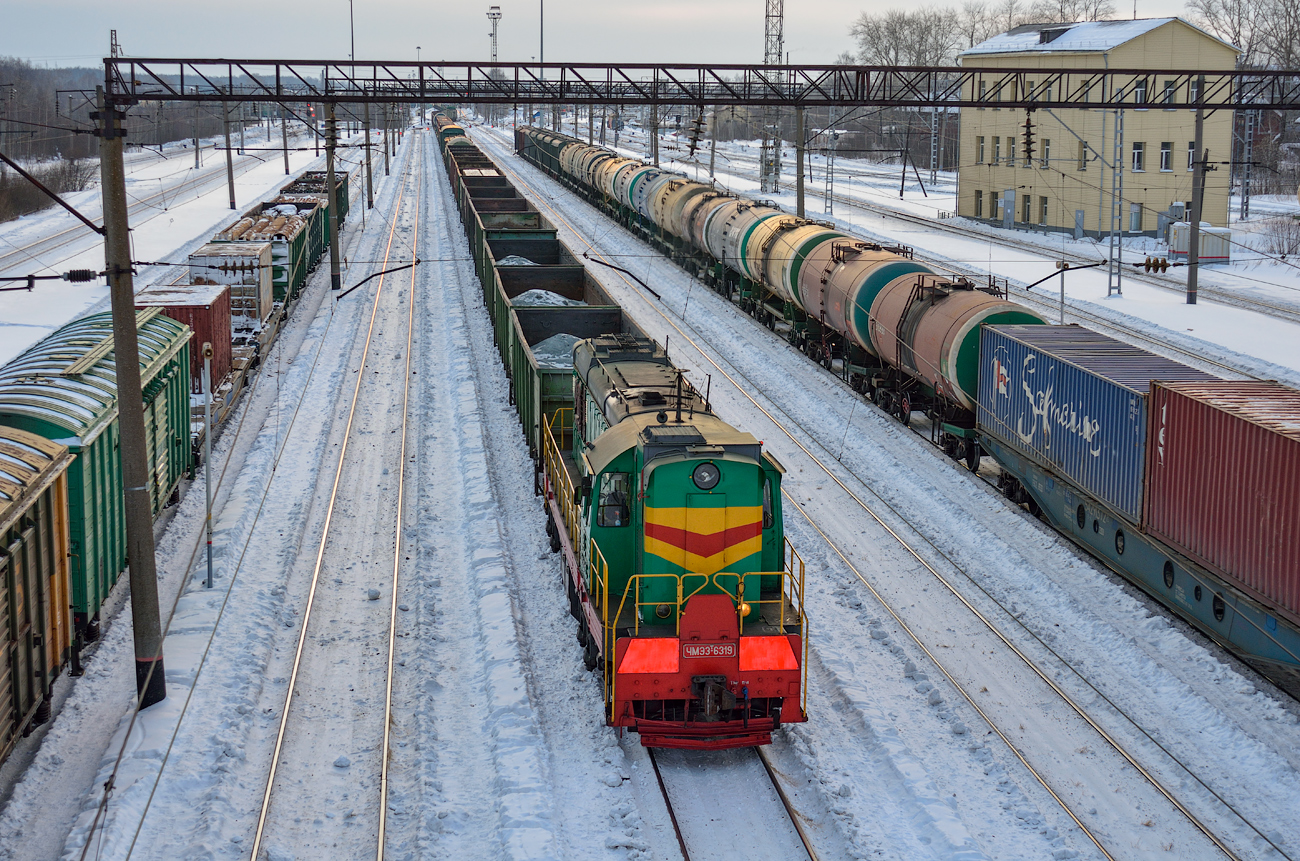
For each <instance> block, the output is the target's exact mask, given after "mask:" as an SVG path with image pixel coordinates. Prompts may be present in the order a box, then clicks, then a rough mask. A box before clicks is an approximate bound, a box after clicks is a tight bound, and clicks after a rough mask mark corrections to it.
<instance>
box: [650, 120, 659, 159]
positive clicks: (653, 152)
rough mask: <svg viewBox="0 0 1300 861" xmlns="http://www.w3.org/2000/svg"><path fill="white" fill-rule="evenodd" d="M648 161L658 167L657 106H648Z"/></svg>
mask: <svg viewBox="0 0 1300 861" xmlns="http://www.w3.org/2000/svg"><path fill="white" fill-rule="evenodd" d="M650 160H651V161H652V162H654V166H655V167H658V166H659V106H658V105H651V106H650Z"/></svg>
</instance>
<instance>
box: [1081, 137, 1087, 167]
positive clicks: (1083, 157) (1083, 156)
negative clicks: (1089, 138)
mask: <svg viewBox="0 0 1300 861" xmlns="http://www.w3.org/2000/svg"><path fill="white" fill-rule="evenodd" d="M1087 169H1088V145H1087V144H1086V143H1084V142H1083V141H1079V170H1087Z"/></svg>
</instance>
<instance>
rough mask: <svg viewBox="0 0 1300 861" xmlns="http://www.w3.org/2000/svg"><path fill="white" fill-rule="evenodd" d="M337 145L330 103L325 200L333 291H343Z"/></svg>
mask: <svg viewBox="0 0 1300 861" xmlns="http://www.w3.org/2000/svg"><path fill="white" fill-rule="evenodd" d="M337 144H338V128H337V124H336V122H335V119H334V103H333V102H330V103H329V104H328V105H326V106H325V195H326V198H325V199H326V200H328V201H329V207H328V210H329V228H330V289H331V290H342V289H343V275H342V271H341V267H340V265H339V262H340V261H339V201H338V196H337V194H336V193H335V188H334V186H335V182H334V148H335V146H336V145H337Z"/></svg>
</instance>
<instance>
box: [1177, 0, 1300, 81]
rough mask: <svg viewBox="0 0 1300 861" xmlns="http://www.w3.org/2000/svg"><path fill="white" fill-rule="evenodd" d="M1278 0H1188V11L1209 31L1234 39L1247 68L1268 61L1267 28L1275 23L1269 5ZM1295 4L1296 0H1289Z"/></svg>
mask: <svg viewBox="0 0 1300 861" xmlns="http://www.w3.org/2000/svg"><path fill="white" fill-rule="evenodd" d="M1274 2H1275V0H1187V14H1188V17H1189V18H1191V20H1192V22H1193V23H1194V24H1196V25H1197V26H1198V27H1200V28H1201V29H1203V30H1205V31H1206V32H1207V33H1212V34H1214V35H1215V36H1218V37H1219V38H1220V39H1222V40H1223V41H1225V42H1231V43H1232V44H1233V45H1236V46H1237V47H1238V48H1239V49H1241V52H1242V64H1243V65H1245V66H1247V67H1253V66H1259V65H1263V64H1264V63H1266V62H1267V57H1266V56H1265V49H1264V44H1263V43H1264V39H1265V30H1267V29H1269V27H1271V26H1273V24H1272V21H1271V18H1272V14H1271V12H1270V9H1269V7H1270V6H1272V5H1274ZM1285 2H1289V3H1294V2H1295V0H1285Z"/></svg>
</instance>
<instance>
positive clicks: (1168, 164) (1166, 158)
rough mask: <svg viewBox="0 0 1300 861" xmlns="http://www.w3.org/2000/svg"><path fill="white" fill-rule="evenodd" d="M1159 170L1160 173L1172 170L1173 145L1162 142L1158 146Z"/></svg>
mask: <svg viewBox="0 0 1300 861" xmlns="http://www.w3.org/2000/svg"><path fill="white" fill-rule="evenodd" d="M1160 169H1161V170H1162V171H1171V170H1173V169H1174V145H1173V143H1172V142H1170V141H1163V142H1161V144H1160Z"/></svg>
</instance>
